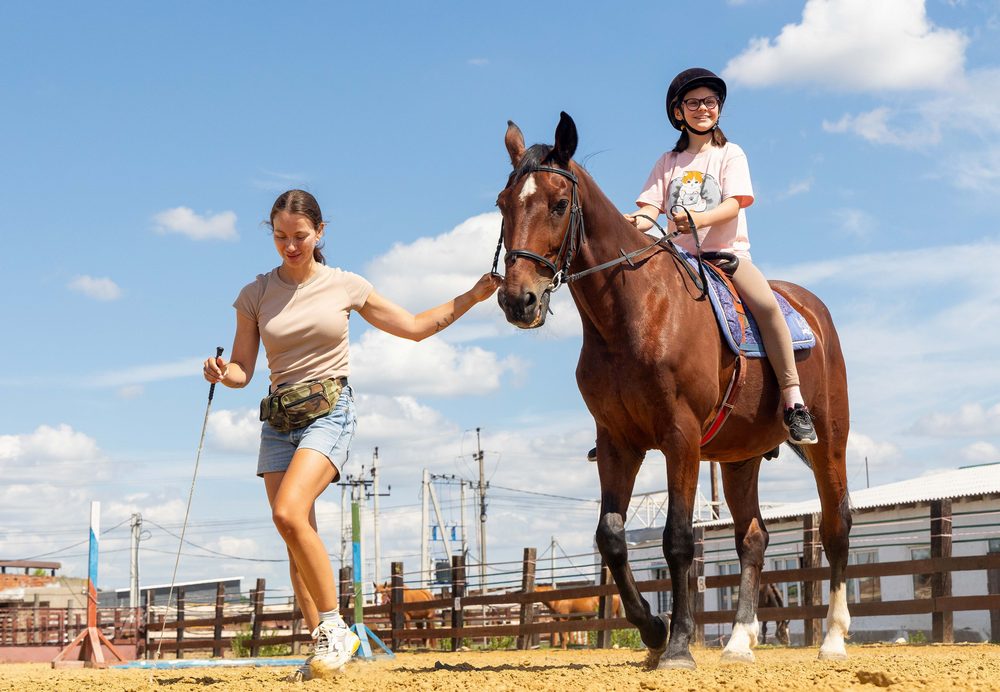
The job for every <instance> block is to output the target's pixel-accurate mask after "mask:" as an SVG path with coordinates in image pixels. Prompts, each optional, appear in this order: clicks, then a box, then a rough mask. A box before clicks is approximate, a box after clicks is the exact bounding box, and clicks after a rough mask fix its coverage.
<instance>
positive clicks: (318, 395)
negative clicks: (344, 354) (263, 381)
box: [260, 377, 347, 432]
mask: <svg viewBox="0 0 1000 692" xmlns="http://www.w3.org/2000/svg"><path fill="white" fill-rule="evenodd" d="M346 384H347V378H346V377H337V378H333V377H331V378H330V379H326V380H323V381H320V382H299V383H296V384H286V385H282V386H280V387H278V388H277V389H275V390H274V391H273V392H271V393H270V394H268V395H267V396H266V397H264V398H263V399H261V401H260V419H261V420H262V421H265V420H266V421H267V422H268V423H270V424H271V427H273V428H274V429H275V430H277V431H278V432H289V431H290V430H295V429H297V428H303V427H305V426H307V425H309V424H310V423H312V422H313V421H314V420H316V419H317V418H322V417H323V416H325V415H328V414H329V413H330V411H332V410H333V407H334V406H336V405H337V400H338V399H339V398H340V392H341V391H342V390H343V389H344V386H345V385H346Z"/></svg>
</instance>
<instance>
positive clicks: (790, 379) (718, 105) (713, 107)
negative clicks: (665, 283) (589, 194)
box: [625, 67, 816, 445]
mask: <svg viewBox="0 0 1000 692" xmlns="http://www.w3.org/2000/svg"><path fill="white" fill-rule="evenodd" d="M725 101H726V83H725V82H724V81H722V79H721V78H719V77H717V76H716V75H715V74H713V73H712V72H709V71H708V70H706V69H703V68H700V67H693V68H691V69H687V70H684V71H683V72H681V73H680V74H679V75H677V76H676V77H674V79H673V81H672V82H671V83H670V87H669V88H668V89H667V117H668V118H669V119H670V124H671V125H673V126H674V128H676V129H677V130H680V132H681V136H680V138H679V139H678V140H677V144H676V145H675V146H674V148H673V150H672V151H669V152H667V153H666V154H664V155H663V156H661V157H660V159H659V160H658V161H657V162H656V165H655V166H653V170H652V172H651V173H650V174H649V179H648V180H647V181H646V185H645V187H644V188H643V192H642V194H640V195H639V199H638V200H636V204H637V205H638V206H639V210H638V211H637V212H635V213H634V214H625V218H626V219H627V220H628V221H629V222H630V223H632V224H633V225H634V226H635V227H636V228H638V229H639V230H640V231H645V230H648V229H650V228H652V226H653V223H652V222H651V221H649V219H645V218H643V216H648V217H650V218H653V219H655V218H657V217H658V216H659V215H660V214H666V216H667V219H668V221H669V230H670V231H675V230H676V231H680V232H681V233H683V234H687V235H681V236H678V237H677V239H676V240H675V242H676V243H677V245H679V246H681V247H682V248H684V249H685V250H687V251H688V252H691V253H692V254H693V253H694V252H695V249H696V247H695V240H694V238H693V237H692V235H691V231H692V229H691V224H690V222H689V220H688V216H687V214H686V213H685V212H684V210H683V209H680V208H679V207H675V205H682V206H683V207H685V208H686V209H687V210H688V212H690V214H691V218H692V219H693V221H694V225H695V227H696V228H697V232H698V237H699V239H700V240H701V249H702V250H703V251H720V250H722V251H726V252H731V253H733V254H734V255H736V256H737V257H739V260H740V263H739V268H738V269H737V270H736V273H735V275H734V276H733V284H734V285H735V286H736V290H737V291H739V294H740V298H742V299H743V302H744V303H745V304H746V306H747V308H749V310H750V312H751V313H753V316H754V319H756V321H757V325H758V326H759V327H760V332H761V337H762V338H763V340H764V348H765V350H766V351H767V357H768V360H769V361H770V362H771V367H772V368H773V369H774V372H775V374H776V375H777V377H778V384H779V385H780V386H781V396H782V399H783V400H784V405H785V406H784V409H785V410H784V423H785V428H787V429H788V440H789V442H792V443H794V444H799V445H808V444H815V443H816V431H815V430H814V428H813V424H812V417H811V416H810V415H809V409H808V408H806V405H805V402H804V401H803V400H802V394H801V393H800V391H799V375H798V372H797V371H796V368H795V357H794V356H793V354H792V338H791V335H790V334H789V332H788V325H787V324H785V319H784V317H783V316H782V314H781V309H780V308H779V307H778V302H777V300H775V298H774V294H773V293H772V292H771V287H770V286H769V285H768V283H767V279H765V278H764V275H763V274H761V273H760V270H758V269H757V267H755V266H754V265H753V264H752V263H751V260H750V238H749V237H748V235H747V222H746V213H745V211H744V210H745V209H746V208H747V207H749V206H750V205H751V204H753V188H752V187H751V185H750V168H749V166H748V165H747V158H746V155H745V154H744V153H743V150H742V149H740V147H738V146H737V145H735V144H733V143H732V142H729V141H727V140H726V136H725V135H724V134H722V130H720V129H719V116H720V115H721V114H722V106H723V104H724V103H725Z"/></svg>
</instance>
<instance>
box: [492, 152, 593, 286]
mask: <svg viewBox="0 0 1000 692" xmlns="http://www.w3.org/2000/svg"><path fill="white" fill-rule="evenodd" d="M532 173H555V174H557V175H561V176H563V177H564V178H568V179H569V181H570V182H571V183H573V190H572V192H571V193H570V207H569V223H568V224H567V225H566V232H565V233H564V234H563V239H562V243H561V244H560V245H559V252H558V253H557V254H556V261H555V262H551V261H549V260H548V259H546V258H545V257H542V256H541V255H539V254H536V253H534V252H531V251H530V250H519V249H514V250H509V251H508V252H507V254H506V255H504V258H503V261H504V264H507V262H509V261H510V260H512V259H517V258H518V257H524V258H526V259H530V260H534V261H535V262H538V263H539V264H541V265H542V266H544V267H546V268H548V269H550V270H551V271H552V283H551V284H550V285H549V290H550V291H555V290H556V289H558V288H559V287H560V286H562V285H563V284H564V283H566V282H567V281H572V280H573V279H574V278H576V277H575V276H574V275H567V272H568V271H569V265H570V263H571V262H572V261H573V257H574V256H575V255H576V252H577V250H579V249H580V245H582V244H583V243H585V242H587V236H586V229H585V228H584V223H583V209H581V208H580V200H579V196H578V195H577V187H578V185H579V183H578V181H577V179H576V176H575V175H573V174H572V173H570V172H569V171H565V170H563V169H562V168H554V167H552V166H532V167H531V168H528V169H526V170H525V171H524V172H523V173H522V175H521V177H522V178H523V177H524V176H525V175H530V174H532ZM518 179H520V178H518ZM515 182H516V181H515ZM502 248H503V222H502V221H501V222H500V239H499V240H498V241H497V251H496V254H494V255H493V273H494V274H496V273H497V265H498V264H499V262H500V250H501V249H502ZM557 263H558V264H557Z"/></svg>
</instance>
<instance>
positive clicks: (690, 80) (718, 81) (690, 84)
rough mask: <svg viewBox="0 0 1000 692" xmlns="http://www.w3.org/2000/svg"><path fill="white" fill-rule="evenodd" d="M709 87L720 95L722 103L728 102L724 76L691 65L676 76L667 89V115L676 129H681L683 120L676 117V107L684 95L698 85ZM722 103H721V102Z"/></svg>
mask: <svg viewBox="0 0 1000 692" xmlns="http://www.w3.org/2000/svg"><path fill="white" fill-rule="evenodd" d="M702 86H703V87H709V88H710V89H712V90H713V91H715V92H716V93H717V94H718V95H719V101H720V102H721V103H725V102H726V83H725V82H724V81H722V78H721V77H719V76H718V75H716V74H715V73H714V72H711V71H710V70H706V69H705V68H704V67H690V68H688V69H686V70H684V71H683V72H681V73H680V74H679V75H677V76H676V77H674V80H673V81H672V82H670V87H669V88H668V89H667V117H668V118H669V119H670V124H671V125H673V126H674V129H675V130H679V129H681V125H682V124H683V122H682V121H680V120H678V119H677V118H675V117H674V108H676V107H677V104H678V103H680V100H681V99H682V98H684V95H685V94H686V93H688V92H689V91H691V90H692V89H697V88H698V87H702ZM720 105H721V104H720Z"/></svg>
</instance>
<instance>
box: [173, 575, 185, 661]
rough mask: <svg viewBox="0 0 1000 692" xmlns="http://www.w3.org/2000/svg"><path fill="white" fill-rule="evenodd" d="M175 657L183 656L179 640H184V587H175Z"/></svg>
mask: <svg viewBox="0 0 1000 692" xmlns="http://www.w3.org/2000/svg"><path fill="white" fill-rule="evenodd" d="M175 620H176V621H177V658H184V650H183V649H181V642H182V641H184V587H183V586H178V587H177V617H176V618H175Z"/></svg>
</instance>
